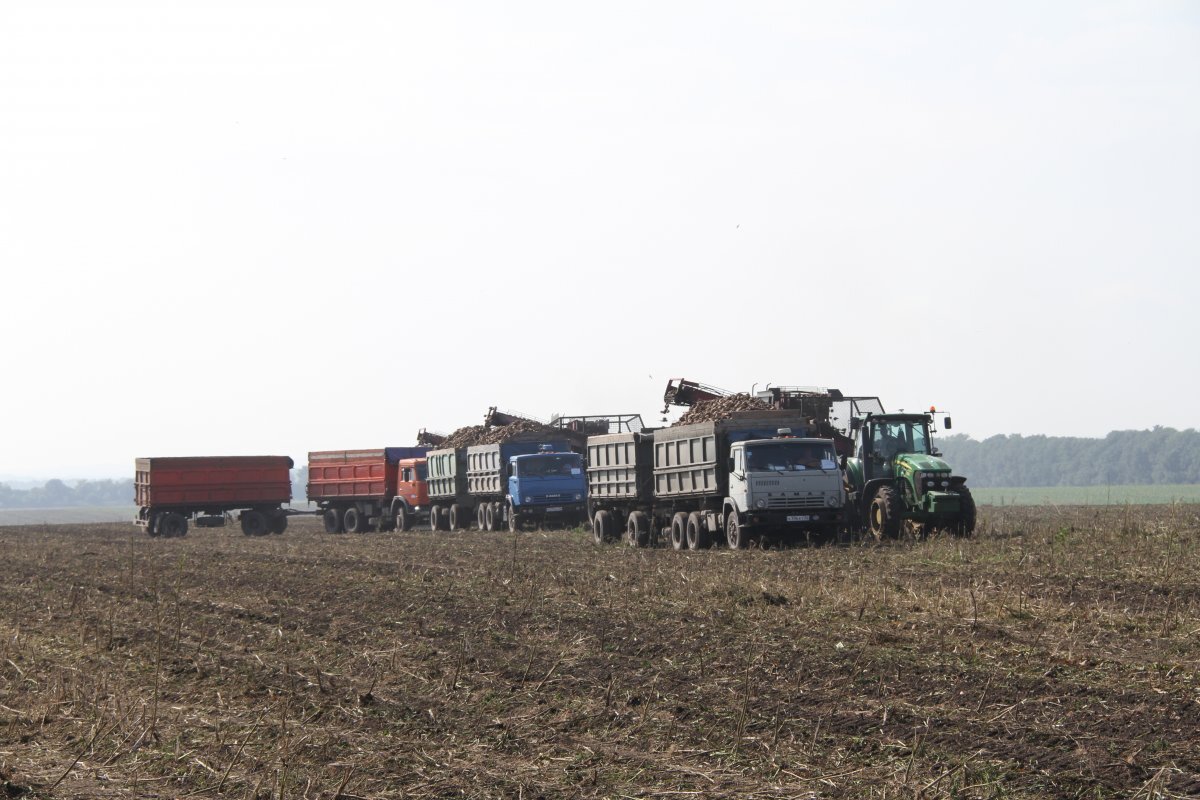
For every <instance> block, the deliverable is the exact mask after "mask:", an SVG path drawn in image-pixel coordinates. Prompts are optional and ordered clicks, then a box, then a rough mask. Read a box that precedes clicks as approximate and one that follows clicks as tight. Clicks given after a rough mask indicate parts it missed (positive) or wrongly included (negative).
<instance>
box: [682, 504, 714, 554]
mask: <svg viewBox="0 0 1200 800" xmlns="http://www.w3.org/2000/svg"><path fill="white" fill-rule="evenodd" d="M686 530H687V545H688V549H689V550H707V549H708V545H709V542H708V526H707V525H705V524H704V517H702V516H700V513H699V512H697V511H693V512H692V513H690V514H688V518H687V528H686Z"/></svg>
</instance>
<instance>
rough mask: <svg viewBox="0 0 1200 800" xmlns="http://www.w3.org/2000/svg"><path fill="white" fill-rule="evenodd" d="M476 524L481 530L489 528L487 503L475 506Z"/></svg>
mask: <svg viewBox="0 0 1200 800" xmlns="http://www.w3.org/2000/svg"><path fill="white" fill-rule="evenodd" d="M475 526H476V527H477V528H479V530H481V531H486V530H487V503H480V504H479V505H477V506H475Z"/></svg>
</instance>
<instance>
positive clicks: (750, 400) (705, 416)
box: [675, 394, 771, 425]
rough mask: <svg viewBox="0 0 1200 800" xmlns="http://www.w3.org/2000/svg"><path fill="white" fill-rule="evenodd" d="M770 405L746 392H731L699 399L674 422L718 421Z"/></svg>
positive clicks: (678, 423) (760, 409)
mask: <svg viewBox="0 0 1200 800" xmlns="http://www.w3.org/2000/svg"><path fill="white" fill-rule="evenodd" d="M770 407H771V406H770V405H769V404H768V403H766V402H764V401H762V400H759V399H758V398H757V397H751V396H750V395H748V394H731V395H727V396H725V397H718V398H716V399H715V400H701V401H699V402H698V403H696V404H695V405H694V406H692V407H691V408H689V409H688V410H687V412H686V413H685V414H684V415H683V416H682V417H680V418H679V420H678V421H677V422H675V424H676V425H691V424H692V423H694V422H720V421H721V420H723V419H729V417H730V415H732V414H733V413H734V412H737V411H764V410H766V409H768V408H770Z"/></svg>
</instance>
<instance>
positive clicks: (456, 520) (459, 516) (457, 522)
mask: <svg viewBox="0 0 1200 800" xmlns="http://www.w3.org/2000/svg"><path fill="white" fill-rule="evenodd" d="M464 511H465V509H464V508H462V507H461V506H460V505H459V504H458V503H451V504H450V530H452V531H460V530H462V529H463V528H465V527H467V525H466V523H467V515H466V514H465V513H463V512H464Z"/></svg>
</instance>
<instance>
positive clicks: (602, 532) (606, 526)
mask: <svg viewBox="0 0 1200 800" xmlns="http://www.w3.org/2000/svg"><path fill="white" fill-rule="evenodd" d="M612 538H613V523H612V514H610V513H608V512H607V511H597V512H596V516H594V517H592V541H593V542H595V543H596V544H604V543H605V542H611V541H612Z"/></svg>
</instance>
